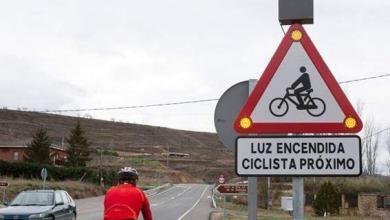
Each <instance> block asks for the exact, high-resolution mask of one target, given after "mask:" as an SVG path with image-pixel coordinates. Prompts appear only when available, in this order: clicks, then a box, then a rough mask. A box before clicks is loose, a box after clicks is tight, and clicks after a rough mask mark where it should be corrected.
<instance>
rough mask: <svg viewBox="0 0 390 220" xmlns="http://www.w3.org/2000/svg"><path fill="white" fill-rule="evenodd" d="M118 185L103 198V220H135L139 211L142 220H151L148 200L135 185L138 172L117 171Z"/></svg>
mask: <svg viewBox="0 0 390 220" xmlns="http://www.w3.org/2000/svg"><path fill="white" fill-rule="evenodd" d="M118 174H119V184H118V185H117V186H113V187H111V188H110V189H109V190H108V191H107V193H106V196H105V198H104V220H136V219H138V216H139V213H140V211H142V215H143V217H144V220H153V217H152V212H151V210H150V204H149V200H148V198H147V197H146V195H145V193H144V192H143V191H142V190H141V189H139V188H138V187H137V186H136V184H137V180H138V172H137V170H136V169H134V168H131V167H124V168H122V169H121V170H120V171H119V173H118Z"/></svg>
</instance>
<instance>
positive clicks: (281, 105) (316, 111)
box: [269, 88, 326, 117]
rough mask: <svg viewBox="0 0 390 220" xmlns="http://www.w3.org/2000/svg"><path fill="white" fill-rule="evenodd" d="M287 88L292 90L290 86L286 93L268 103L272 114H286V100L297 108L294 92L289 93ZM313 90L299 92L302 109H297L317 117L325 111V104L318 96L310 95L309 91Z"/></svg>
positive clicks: (276, 115)
mask: <svg viewBox="0 0 390 220" xmlns="http://www.w3.org/2000/svg"><path fill="white" fill-rule="evenodd" d="M289 90H293V89H291V88H287V89H286V94H285V95H284V97H283V98H274V99H272V101H271V102H270V104H269V110H270V112H271V114H272V115H274V116H275V117H282V116H284V115H285V114H287V112H288V110H289V106H288V102H287V100H290V102H292V103H293V104H294V105H295V106H296V107H297V109H298V105H299V103H298V101H296V100H294V99H293V97H296V95H295V94H294V93H290V91H289ZM312 92H313V89H309V90H307V92H306V93H301V94H300V95H301V97H302V100H303V109H299V110H306V111H307V113H308V114H309V115H311V116H313V117H319V116H321V115H323V114H324V113H325V110H326V105H325V102H324V101H323V100H322V99H320V98H318V97H314V98H312V97H311V95H310V94H311V93H312Z"/></svg>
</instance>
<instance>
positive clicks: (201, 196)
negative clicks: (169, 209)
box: [177, 186, 209, 220]
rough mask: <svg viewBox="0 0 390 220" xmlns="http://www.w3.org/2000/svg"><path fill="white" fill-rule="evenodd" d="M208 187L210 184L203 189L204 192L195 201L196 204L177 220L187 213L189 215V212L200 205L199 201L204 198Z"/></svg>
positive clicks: (179, 219) (180, 219)
mask: <svg viewBox="0 0 390 220" xmlns="http://www.w3.org/2000/svg"><path fill="white" fill-rule="evenodd" d="M208 188H209V186H206V188H205V189H204V190H203V192H202V194H201V195H200V197H199V199H198V200H197V201H196V202H195V204H194V205H193V206H192V207H191V208H190V209H188V210H187V211H186V212H185V213H184V214H183V215H182V216H180V217H179V218H178V219H177V220H182V219H183V218H184V217H185V216H186V215H188V213H190V212H191V211H192V210H193V209H194V208H195V207H196V206H197V205H198V203H199V202H200V200H201V199H202V198H203V195H204V194H205V192H206V191H207V189H208Z"/></svg>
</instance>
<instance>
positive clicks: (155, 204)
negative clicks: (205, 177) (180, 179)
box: [151, 186, 192, 207]
mask: <svg viewBox="0 0 390 220" xmlns="http://www.w3.org/2000/svg"><path fill="white" fill-rule="evenodd" d="M190 189H192V186H190V187H188V188H186V189H185V190H184V191H183V192H180V193H179V194H177V195H176V196H173V197H171V198H170V199H168V200H166V201H163V202H160V203H154V204H152V205H151V206H153V207H154V206H159V205H162V204H164V203H167V202H169V201H171V200H174V199H176V198H178V197H179V196H181V195H183V194H184V193H185V192H187V191H188V190H190Z"/></svg>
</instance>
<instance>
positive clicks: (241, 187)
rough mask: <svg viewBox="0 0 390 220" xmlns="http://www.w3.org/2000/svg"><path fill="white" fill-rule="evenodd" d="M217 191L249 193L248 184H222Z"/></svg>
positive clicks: (223, 192)
mask: <svg viewBox="0 0 390 220" xmlns="http://www.w3.org/2000/svg"><path fill="white" fill-rule="evenodd" d="M217 191H218V192H219V193H222V194H248V185H245V184H221V185H218V186H217Z"/></svg>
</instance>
